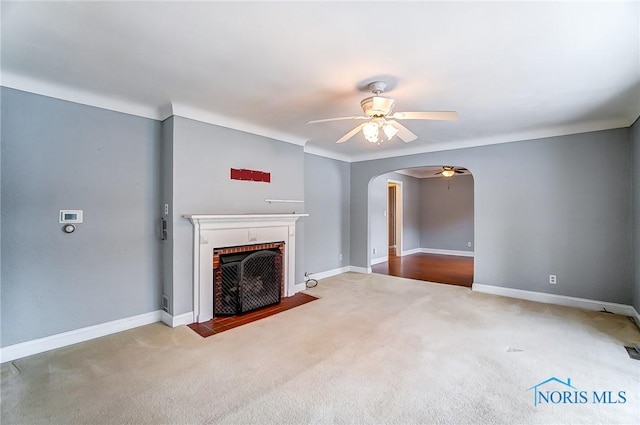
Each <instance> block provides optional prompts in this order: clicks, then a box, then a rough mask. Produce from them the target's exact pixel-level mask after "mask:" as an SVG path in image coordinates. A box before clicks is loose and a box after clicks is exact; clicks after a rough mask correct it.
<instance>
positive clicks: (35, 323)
mask: <svg viewBox="0 0 640 425" xmlns="http://www.w3.org/2000/svg"><path fill="white" fill-rule="evenodd" d="M0 94H1V97H2V115H1V120H2V130H1V131H2V133H1V137H2V167H1V168H2V187H1V189H2V202H1V205H2V214H1V216H2V224H1V225H2V291H1V298H0V300H1V303H2V313H1V317H2V327H1V333H2V341H1V345H2V346H3V347H4V346H8V345H12V344H16V343H19V342H23V341H28V340H31V339H36V338H41V337H45V336H48V335H52V334H58V333H61V332H65V331H69V330H73V329H78V328H82V327H86V326H91V325H96V324H99V323H104V322H107V321H111V320H116V319H120V318H125V317H130V316H134V315H138V314H142V313H147V312H151V311H155V310H158V307H159V305H160V264H159V256H160V243H159V242H158V238H157V235H156V223H157V220H158V219H159V217H160V215H159V214H158V213H157V212H158V211H157V209H156V207H157V205H158V203H159V202H158V197H159V190H158V188H159V178H160V177H159V163H160V162H159V161H160V159H159V158H160V123H158V122H156V121H153V120H149V119H144V118H139V117H135V116H131V115H126V114H121V113H117V112H111V111H107V110H104V109H99V108H94V107H89V106H84V105H80V104H76V103H71V102H66V101H62V100H57V99H53V98H49V97H44V96H39V95H35V94H30V93H26V92H21V91H17V90H12V89H8V88H4V87H3V88H2V89H1V92H0ZM61 209H83V210H84V223H83V224H78V225H77V230H76V231H75V232H74V233H72V234H65V233H63V232H62V230H61V227H62V226H61V225H60V224H58V212H59V210H61Z"/></svg>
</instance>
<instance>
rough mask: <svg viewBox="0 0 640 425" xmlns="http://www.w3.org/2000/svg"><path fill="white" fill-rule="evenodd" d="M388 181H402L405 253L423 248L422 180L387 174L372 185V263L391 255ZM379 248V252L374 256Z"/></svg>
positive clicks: (370, 191)
mask: <svg viewBox="0 0 640 425" xmlns="http://www.w3.org/2000/svg"><path fill="white" fill-rule="evenodd" d="M387 180H395V181H401V182H402V237H403V241H402V250H403V251H408V250H410V249H415V248H420V231H421V230H420V225H421V220H420V184H421V183H420V179H417V178H415V177H411V176H406V175H404V174H400V173H386V174H383V175H381V176H379V177H377V178H375V179H373V180H372V181H371V184H370V185H369V211H370V216H369V217H370V228H371V232H370V235H371V246H370V253H371V260H375V259H380V258H384V257H386V256H387V255H388V251H389V250H388V247H389V235H388V217H387V214H388V211H387V208H388V205H387V197H388V188H387ZM374 248H376V250H377V253H376V254H374V253H373V249H374Z"/></svg>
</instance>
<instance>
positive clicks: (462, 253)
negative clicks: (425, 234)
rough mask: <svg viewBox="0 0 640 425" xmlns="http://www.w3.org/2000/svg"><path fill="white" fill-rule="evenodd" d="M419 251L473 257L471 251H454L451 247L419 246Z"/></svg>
mask: <svg viewBox="0 0 640 425" xmlns="http://www.w3.org/2000/svg"><path fill="white" fill-rule="evenodd" d="M419 252H424V253H425V254H440V255H456V256H458V257H473V256H474V255H475V253H474V252H473V251H456V250H453V249H435V248H420V251H419Z"/></svg>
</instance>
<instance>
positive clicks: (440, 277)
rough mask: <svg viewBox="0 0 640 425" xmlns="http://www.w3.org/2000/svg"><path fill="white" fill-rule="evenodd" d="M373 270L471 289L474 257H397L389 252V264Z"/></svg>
mask: <svg viewBox="0 0 640 425" xmlns="http://www.w3.org/2000/svg"><path fill="white" fill-rule="evenodd" d="M371 269H372V271H373V272H374V273H379V274H386V275H391V276H398V277H406V278H409V279H417V280H425V281H429V282H438V283H448V284H450V285H459V286H466V287H469V288H470V287H471V285H472V283H473V257H457V256H453V255H437V254H424V253H418V254H412V255H405V256H404V257H396V256H395V255H393V254H392V252H389V261H388V262H385V263H380V264H376V265H374V266H372V267H371Z"/></svg>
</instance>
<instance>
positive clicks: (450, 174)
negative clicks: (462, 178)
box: [442, 169, 455, 177]
mask: <svg viewBox="0 0 640 425" xmlns="http://www.w3.org/2000/svg"><path fill="white" fill-rule="evenodd" d="M454 174H455V172H454V171H453V170H450V169H446V170H443V171H442V175H443V176H444V177H451V176H453V175H454Z"/></svg>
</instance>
